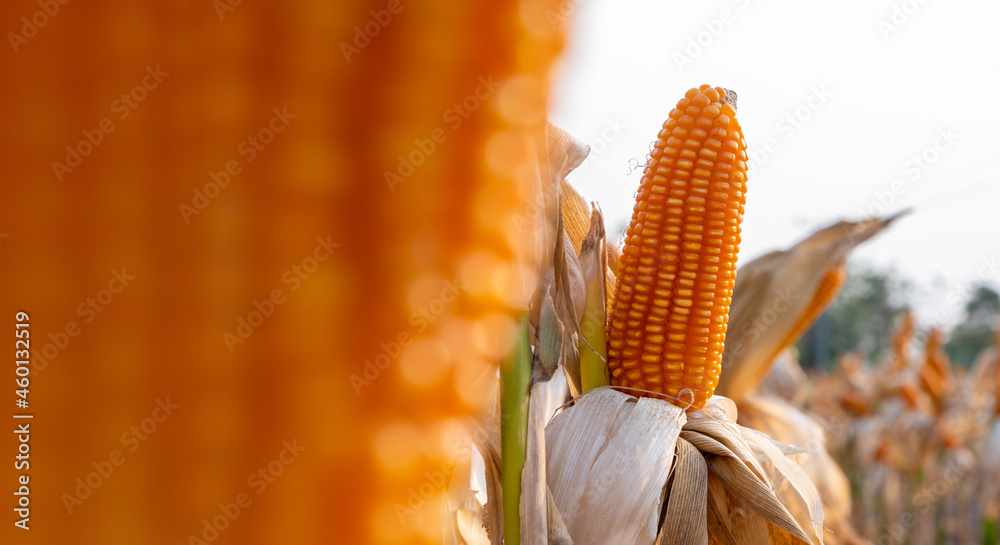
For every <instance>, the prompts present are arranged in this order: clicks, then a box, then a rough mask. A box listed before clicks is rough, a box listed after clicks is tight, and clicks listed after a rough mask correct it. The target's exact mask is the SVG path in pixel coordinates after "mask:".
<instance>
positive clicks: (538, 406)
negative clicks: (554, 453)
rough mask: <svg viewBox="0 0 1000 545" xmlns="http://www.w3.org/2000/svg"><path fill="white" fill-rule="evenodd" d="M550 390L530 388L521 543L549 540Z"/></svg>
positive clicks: (521, 508) (535, 386)
mask: <svg viewBox="0 0 1000 545" xmlns="http://www.w3.org/2000/svg"><path fill="white" fill-rule="evenodd" d="M548 395H549V390H548V388H546V387H545V384H544V383H541V384H536V385H534V386H532V387H531V396H530V397H529V399H528V437H527V445H526V447H525V453H526V455H525V461H524V471H523V472H522V473H521V502H520V506H519V508H520V514H521V543H544V542H545V541H546V540H547V536H548V510H547V505H546V504H547V498H548V492H547V490H548V487H547V486H546V484H545V482H546V477H545V407H546V406H547V405H548Z"/></svg>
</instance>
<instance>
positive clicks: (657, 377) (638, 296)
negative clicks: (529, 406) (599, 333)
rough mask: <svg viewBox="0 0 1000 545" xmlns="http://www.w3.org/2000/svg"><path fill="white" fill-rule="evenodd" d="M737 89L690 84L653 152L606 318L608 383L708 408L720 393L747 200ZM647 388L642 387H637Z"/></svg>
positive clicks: (636, 205) (638, 198)
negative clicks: (732, 90)
mask: <svg viewBox="0 0 1000 545" xmlns="http://www.w3.org/2000/svg"><path fill="white" fill-rule="evenodd" d="M735 101H736V95H735V93H732V92H730V91H726V90H725V89H723V88H721V87H710V86H708V85H702V86H701V87H699V88H697V89H691V90H690V91H688V92H687V94H686V95H685V96H684V98H682V99H681V100H680V101H679V102H678V103H677V108H675V109H674V110H673V111H671V112H670V118H669V119H668V120H667V121H666V122H665V123H664V124H663V130H661V131H660V133H659V135H658V136H659V140H657V141H656V144H655V148H654V149H653V151H652V152H651V153H650V159H649V161H648V162H647V164H646V169H645V171H644V172H643V177H642V182H641V186H640V188H639V192H638V195H637V198H636V204H635V209H634V210H633V212H632V221H631V223H630V224H629V228H628V231H627V232H626V240H625V245H624V247H623V249H622V256H621V262H620V264H619V274H618V278H617V282H616V287H615V293H616V297H615V304H614V308H613V309H611V312H610V317H609V318H610V319H609V321H608V328H607V337H608V366H609V368H610V371H611V383H612V384H613V385H615V386H625V387H629V388H636V389H640V390H647V391H652V392H658V393H662V394H666V395H667V396H669V398H673V399H672V401H673V402H674V403H675V404H676V405H678V406H681V407H690V409H692V410H693V409H698V408H701V407H702V406H703V405H704V404H705V402H706V401H707V400H708V398H709V397H711V396H712V394H713V393H714V392H715V387H716V385H717V384H718V381H719V371H720V369H721V358H722V349H723V345H724V343H725V339H726V324H727V322H728V320H729V304H730V301H731V299H732V295H733V284H734V282H735V279H736V257H737V253H738V251H739V244H740V225H741V223H742V221H743V206H744V204H745V202H746V197H745V195H746V168H747V167H746V160H747V155H746V143H745V141H744V140H743V131H742V129H741V128H740V125H739V122H738V121H737V120H736V117H735V116H736V111H735V106H736V104H735ZM630 393H635V394H636V395H641V394H640V393H639V392H630Z"/></svg>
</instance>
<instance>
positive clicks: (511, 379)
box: [500, 315, 531, 545]
mask: <svg viewBox="0 0 1000 545" xmlns="http://www.w3.org/2000/svg"><path fill="white" fill-rule="evenodd" d="M529 343H530V341H529V338H528V317H527V315H525V316H523V317H522V318H521V322H520V327H519V331H518V336H517V342H516V343H515V345H514V351H513V352H512V353H511V355H510V356H509V357H508V358H507V360H505V361H503V362H501V365H500V457H501V465H502V470H503V475H502V477H501V479H502V480H501V484H502V486H503V533H504V544H505V545H519V544H520V542H521V514H520V504H521V472H522V471H524V460H525V457H526V455H527V453H526V448H527V442H528V388H529V386H530V383H531V346H530V344H529Z"/></svg>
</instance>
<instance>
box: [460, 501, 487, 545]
mask: <svg viewBox="0 0 1000 545" xmlns="http://www.w3.org/2000/svg"><path fill="white" fill-rule="evenodd" d="M455 519H456V526H457V528H458V531H457V534H458V539H459V543H461V544H463V545H488V544H489V543H490V537H489V535H487V533H486V529H485V528H483V520H482V515H481V514H480V513H479V512H476V511H467V510H465V509H459V510H458V511H455Z"/></svg>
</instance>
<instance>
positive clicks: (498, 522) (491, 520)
mask: <svg viewBox="0 0 1000 545" xmlns="http://www.w3.org/2000/svg"><path fill="white" fill-rule="evenodd" d="M490 398H491V400H492V401H490V402H488V403H486V404H485V407H486V410H485V412H484V414H483V416H482V418H481V422H482V423H479V422H472V423H471V424H470V428H471V430H472V440H473V442H475V444H476V449H478V450H479V453H480V454H481V455H482V457H483V465H484V466H485V468H486V497H487V498H488V501H487V504H486V508H485V510H484V511H483V517H482V521H481V522H480V524H481V525H482V526H485V528H486V532H487V533H488V535H489V538H490V543H491V545H502V543H503V499H502V490H503V486H502V484H501V469H500V468H501V465H500V377H499V376H498V377H497V378H496V380H495V381H494V382H493V387H492V388H491V390H490Z"/></svg>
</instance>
